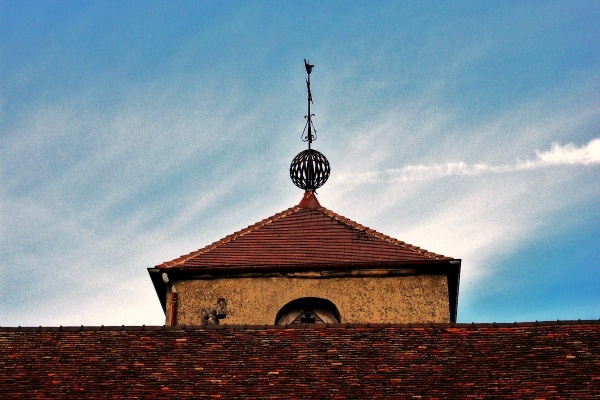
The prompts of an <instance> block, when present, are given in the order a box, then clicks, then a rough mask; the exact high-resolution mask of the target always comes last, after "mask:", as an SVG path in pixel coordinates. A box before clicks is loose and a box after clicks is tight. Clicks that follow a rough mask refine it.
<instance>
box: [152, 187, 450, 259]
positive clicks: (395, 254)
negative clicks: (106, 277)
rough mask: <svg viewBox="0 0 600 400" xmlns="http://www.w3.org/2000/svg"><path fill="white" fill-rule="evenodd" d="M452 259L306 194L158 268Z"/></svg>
mask: <svg viewBox="0 0 600 400" xmlns="http://www.w3.org/2000/svg"><path fill="white" fill-rule="evenodd" d="M434 260H440V261H442V260H452V258H451V257H445V256H443V255H440V254H435V253H431V252H429V251H426V250H423V249H420V248H419V247H416V246H413V245H410V244H407V243H404V242H402V241H399V240H397V239H394V238H391V237H389V236H386V235H384V234H381V233H379V232H377V231H374V230H372V229H369V228H367V227H366V226H363V225H361V224H358V223H356V222H354V221H351V220H349V219H347V218H345V217H343V216H341V215H338V214H336V213H334V212H333V211H330V210H328V209H326V208H324V207H322V206H321V205H320V204H319V202H318V200H317V199H316V197H315V195H314V194H313V193H311V192H307V193H306V194H305V195H304V197H303V199H302V201H301V202H300V204H298V205H297V206H295V207H291V208H288V209H287V210H285V211H282V212H280V213H277V214H275V215H273V216H271V217H269V218H266V219H263V220H262V221H260V222H257V223H256V224H254V225H251V226H249V227H247V228H245V229H242V230H241V231H239V232H235V233H233V234H231V235H229V236H226V237H224V238H223V239H221V240H219V241H217V242H215V243H213V244H210V245H208V246H206V247H204V248H202V249H200V250H197V251H194V252H192V253H190V254H188V255H184V256H182V257H179V258H177V259H175V260H172V261H167V262H165V263H163V264H160V265H158V266H157V268H181V269H188V268H191V269H194V268H200V269H202V268H211V267H212V268H215V267H217V268H218V267H228V269H230V268H232V267H233V268H235V267H248V266H275V265H287V266H292V265H295V266H302V265H316V264H335V265H340V264H353V265H357V266H358V265H360V264H370V265H372V264H377V263H407V264H409V263H421V262H431V261H434Z"/></svg>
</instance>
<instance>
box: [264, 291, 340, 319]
mask: <svg viewBox="0 0 600 400" xmlns="http://www.w3.org/2000/svg"><path fill="white" fill-rule="evenodd" d="M340 321H341V317H340V312H339V311H338V309H337V307H336V306H335V304H333V303H332V302H331V301H329V300H326V299H321V298H318V297H302V298H300V299H296V300H292V301H290V302H289V303H287V304H286V305H285V306H283V307H282V308H281V310H279V312H278V313H277V316H276V317H275V324H276V325H293V324H319V323H329V324H337V323H339V322H340Z"/></svg>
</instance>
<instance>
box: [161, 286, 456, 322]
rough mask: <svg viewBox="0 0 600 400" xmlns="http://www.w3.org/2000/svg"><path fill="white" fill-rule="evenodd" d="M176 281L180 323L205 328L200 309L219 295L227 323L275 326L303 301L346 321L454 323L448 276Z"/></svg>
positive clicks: (207, 305)
mask: <svg viewBox="0 0 600 400" xmlns="http://www.w3.org/2000/svg"><path fill="white" fill-rule="evenodd" d="M173 283H174V285H175V287H176V289H177V292H178V304H177V309H178V310H177V322H176V323H177V324H178V325H183V324H187V325H197V324H200V313H201V311H200V310H201V309H202V308H214V307H215V305H216V302H217V299H218V298H219V297H224V298H225V299H226V300H227V318H226V319H224V320H222V321H221V323H222V324H249V325H261V324H269V325H270V324H274V323H275V316H276V315H277V312H278V311H279V310H280V309H281V308H282V307H283V306H284V305H286V304H287V303H288V302H290V301H292V300H295V299H298V298H301V297H320V298H324V299H327V300H329V301H331V302H333V303H334V304H335V305H336V306H337V308H338V310H339V312H340V315H341V318H342V321H341V322H343V323H345V322H349V323H367V322H371V323H410V322H412V323H419V322H450V311H449V307H448V284H447V279H446V276H445V275H416V276H385V277H378V276H370V277H343V278H321V279H310V278H291V277H286V276H281V277H253V278H220V279H210V280H202V279H197V280H186V281H175V282H173ZM169 309H170V307H169V306H168V307H167V310H169ZM167 321H169V315H168V313H167ZM167 323H168V322H167Z"/></svg>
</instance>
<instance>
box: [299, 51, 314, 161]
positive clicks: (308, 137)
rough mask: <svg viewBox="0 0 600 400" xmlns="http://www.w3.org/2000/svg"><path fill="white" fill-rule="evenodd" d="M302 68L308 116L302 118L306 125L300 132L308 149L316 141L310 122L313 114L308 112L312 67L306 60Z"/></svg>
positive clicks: (310, 100) (310, 96) (310, 99)
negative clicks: (304, 69) (304, 72)
mask: <svg viewBox="0 0 600 400" xmlns="http://www.w3.org/2000/svg"><path fill="white" fill-rule="evenodd" d="M304 68H306V74H307V78H306V90H307V93H308V101H307V103H308V114H306V115H305V116H304V118H306V125H304V130H303V131H302V140H303V141H304V142H308V148H309V149H310V144H311V143H312V142H313V141H315V140H317V130H316V129H315V127H314V125H313V122H312V117H314V116H315V114H311V112H310V105H311V103H312V93H311V91H310V73H311V72H312V69H313V68H314V65H311V64H309V61H308V60H307V59H304ZM307 128H308V133H306V131H307ZM305 133H306V134H305Z"/></svg>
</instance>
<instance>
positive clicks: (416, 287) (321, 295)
mask: <svg viewBox="0 0 600 400" xmlns="http://www.w3.org/2000/svg"><path fill="white" fill-rule="evenodd" d="M304 66H305V69H306V73H307V78H306V87H307V93H308V101H307V105H308V112H307V115H306V116H305V118H306V124H305V126H304V131H303V133H302V136H301V138H302V140H303V141H305V142H307V143H308V148H307V149H306V150H304V151H302V152H300V153H299V154H298V155H297V156H296V157H295V158H294V159H293V161H292V163H291V166H290V177H291V179H292V182H293V183H294V184H295V185H296V186H298V187H299V188H301V189H303V190H304V195H303V197H302V199H301V200H300V202H299V203H298V205H296V206H293V207H290V208H288V209H287V210H284V211H281V212H279V213H277V214H275V215H273V216H271V217H268V218H265V219H263V220H262V221H259V222H257V223H255V224H254V225H251V226H249V227H247V228H245V229H242V230H240V231H238V232H235V233H233V234H231V235H228V236H226V237H224V238H223V239H221V240H219V241H217V242H215V243H212V244H210V245H208V246H206V247H203V248H201V249H199V250H197V251H194V252H192V253H189V254H187V255H183V256H181V257H179V258H177V259H175V260H172V261H167V262H164V263H162V264H160V265H158V266H156V267H154V268H149V269H148V272H149V274H150V277H151V279H152V282H153V284H154V287H155V289H156V293H157V295H158V297H159V300H160V302H161V305H162V307H163V310H164V311H165V317H166V322H165V324H166V325H184V324H185V325H203V324H234V325H246V324H248V325H273V324H277V325H293V324H323V323H328V324H336V323H428V322H456V313H457V304H458V287H459V277H460V260H458V259H454V258H451V257H447V256H443V255H440V254H436V253H432V252H429V251H426V250H423V249H420V248H419V247H417V246H413V245H410V244H407V243H405V242H402V241H400V240H397V239H394V238H391V237H389V236H387V235H384V234H381V233H379V232H377V231H374V230H372V229H369V228H368V227H366V226H364V225H361V224H359V223H357V222H354V221H352V220H349V219H347V218H345V217H343V216H341V215H339V214H336V213H335V212H333V211H331V210H328V209H327V208H325V207H323V206H321V204H320V203H319V201H318V199H317V196H316V190H317V189H318V188H320V187H321V186H323V184H325V182H326V181H327V179H328V178H329V174H330V165H329V161H328V160H327V158H325V156H324V155H323V154H321V153H320V152H319V151H317V150H315V149H313V148H312V143H313V141H315V140H316V138H317V136H316V130H315V128H314V125H313V120H312V117H314V116H315V115H314V114H312V113H311V105H312V103H313V99H312V93H311V89H310V77H311V72H312V70H313V68H314V65H311V64H309V62H308V61H307V60H304Z"/></svg>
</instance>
